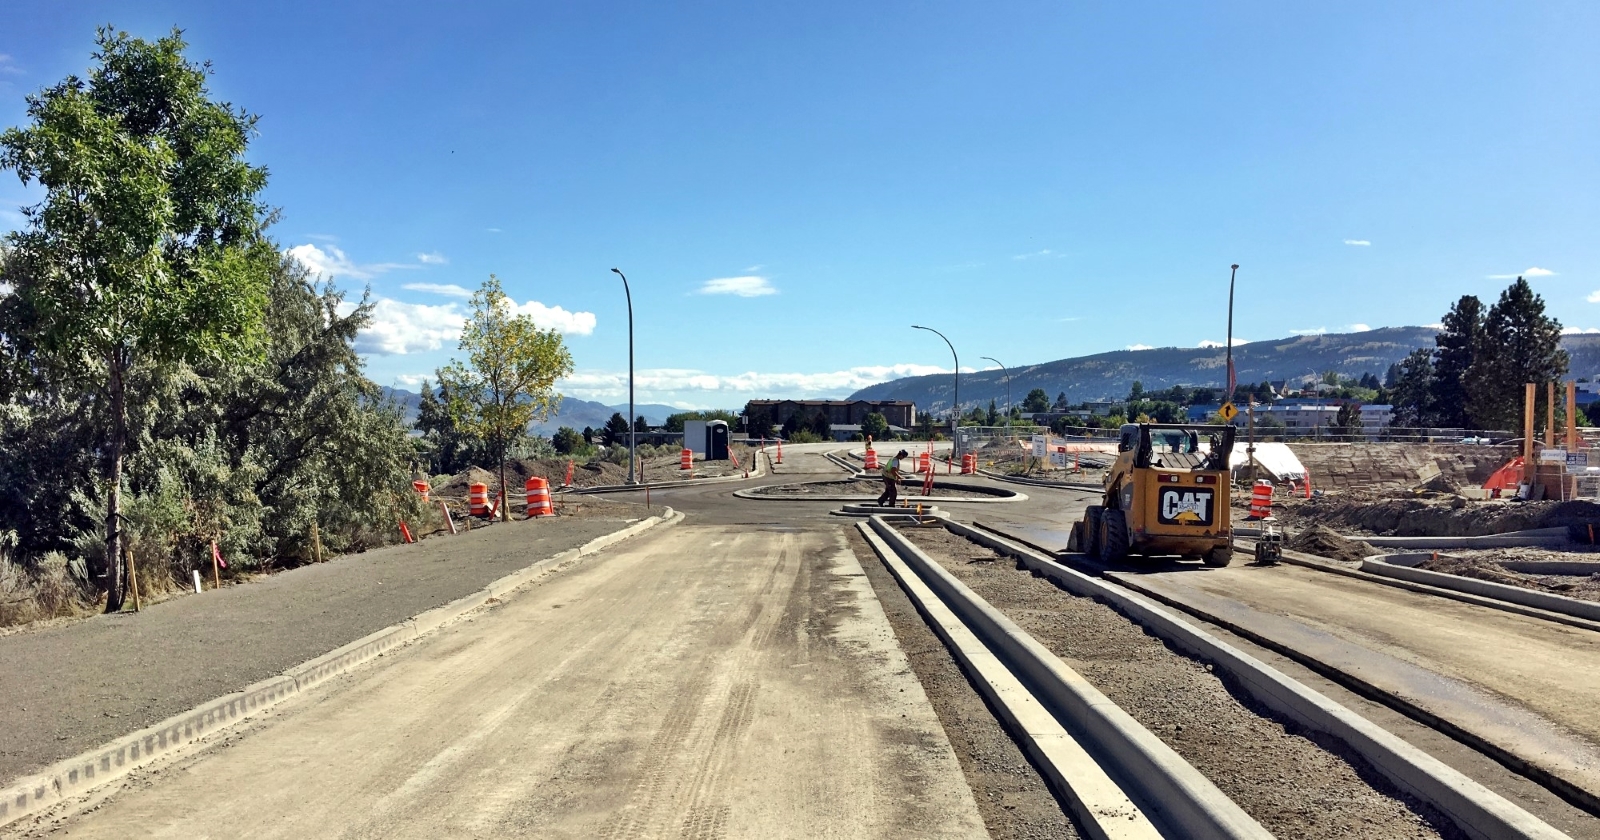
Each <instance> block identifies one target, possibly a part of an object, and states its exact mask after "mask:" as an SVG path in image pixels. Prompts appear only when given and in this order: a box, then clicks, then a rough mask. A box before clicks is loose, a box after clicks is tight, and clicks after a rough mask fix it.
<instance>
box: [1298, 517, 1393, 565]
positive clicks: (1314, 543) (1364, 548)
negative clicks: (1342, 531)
mask: <svg viewBox="0 0 1600 840" xmlns="http://www.w3.org/2000/svg"><path fill="white" fill-rule="evenodd" d="M1287 545H1288V547H1289V548H1291V549H1293V550H1295V551H1303V552H1305V553H1307V554H1315V555H1317V556H1318V557H1331V558H1333V559H1334V560H1346V561H1350V562H1355V561H1358V560H1361V559H1362V558H1365V557H1371V556H1372V555H1374V554H1377V553H1378V550H1377V549H1376V548H1373V547H1372V546H1370V545H1367V544H1366V543H1364V542H1361V541H1360V540H1352V539H1350V538H1349V537H1343V536H1340V535H1339V534H1337V533H1335V532H1334V530H1333V529H1332V528H1329V527H1327V526H1326V525H1312V526H1311V527H1310V528H1306V529H1304V530H1302V531H1300V532H1299V533H1297V534H1295V535H1294V536H1293V537H1291V538H1290V539H1289V542H1288V543H1287Z"/></svg>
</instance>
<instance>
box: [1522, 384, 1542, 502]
mask: <svg viewBox="0 0 1600 840" xmlns="http://www.w3.org/2000/svg"><path fill="white" fill-rule="evenodd" d="M1538 387H1539V386H1537V385H1535V384H1533V383H1532V382H1529V383H1528V384H1527V385H1526V386H1524V389H1525V390H1524V392H1523V396H1522V481H1523V483H1525V484H1527V485H1528V487H1529V490H1528V493H1529V495H1530V496H1531V495H1532V493H1533V490H1532V488H1533V477H1534V471H1535V470H1536V469H1537V468H1538V466H1539V462H1537V461H1535V460H1533V409H1534V404H1535V403H1536V402H1537V401H1538V390H1537V389H1538Z"/></svg>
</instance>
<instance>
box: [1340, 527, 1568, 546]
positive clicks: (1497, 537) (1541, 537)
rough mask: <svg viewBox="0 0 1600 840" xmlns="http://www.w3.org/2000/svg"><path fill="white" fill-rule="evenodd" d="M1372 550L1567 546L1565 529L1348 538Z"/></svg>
mask: <svg viewBox="0 0 1600 840" xmlns="http://www.w3.org/2000/svg"><path fill="white" fill-rule="evenodd" d="M1350 539H1353V540H1360V541H1362V542H1364V543H1366V544H1367V545H1370V546H1372V547H1373V548H1517V547H1520V546H1564V545H1571V544H1572V538H1571V536H1570V535H1569V534H1568V533H1567V529H1566V528H1535V529H1532V530H1529V531H1512V532H1510V533H1506V534H1485V535H1483V536H1478V537H1350Z"/></svg>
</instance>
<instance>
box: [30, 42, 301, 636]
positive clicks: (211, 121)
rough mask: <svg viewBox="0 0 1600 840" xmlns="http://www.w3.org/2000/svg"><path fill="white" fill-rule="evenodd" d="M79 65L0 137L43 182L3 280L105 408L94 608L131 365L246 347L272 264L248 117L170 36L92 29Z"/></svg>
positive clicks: (115, 571)
mask: <svg viewBox="0 0 1600 840" xmlns="http://www.w3.org/2000/svg"><path fill="white" fill-rule="evenodd" d="M96 42H97V44H98V50H97V51H96V52H95V53H94V62H95V65H94V66H93V67H92V68H91V69H90V71H89V76H88V78H87V79H80V78H78V77H76V76H70V77H68V78H66V79H65V80H63V81H61V82H60V83H58V84H56V85H55V86H53V87H49V88H46V89H45V90H43V91H40V92H39V93H37V94H34V95H32V96H29V97H28V100H27V101H28V116H29V118H30V120H31V124H29V125H28V126H26V127H23V128H12V129H9V130H7V131H6V132H5V133H4V134H3V135H0V167H3V168H6V169H11V170H14V171H15V172H16V173H17V175H18V176H19V177H20V178H21V179H22V181H23V182H24V183H37V184H39V185H40V186H41V187H43V189H44V198H43V200H42V201H41V202H40V203H39V204H37V205H34V206H33V207H30V208H28V209H27V210H26V211H25V213H26V217H27V227H26V229H25V230H24V231H22V232H20V233H16V234H12V235H11V237H10V239H9V242H8V245H9V248H10V250H11V254H10V258H9V259H8V271H7V275H8V276H7V280H8V282H9V283H11V284H12V285H13V286H14V289H15V294H14V296H15V297H16V298H17V299H18V300H17V305H19V306H23V307H26V308H27V309H28V310H30V314H31V316H32V317H31V319H30V322H31V323H30V326H31V330H30V331H31V333H32V334H31V335H30V336H28V337H27V338H26V339H25V341H23V342H22V343H24V344H26V346H28V347H29V349H30V350H31V351H32V352H34V353H35V354H36V360H37V363H39V364H44V365H49V366H52V367H54V368H55V369H56V370H57V371H60V372H63V373H71V374H74V375H78V376H81V377H83V378H84V379H85V380H86V384H90V385H92V386H93V388H94V390H95V392H96V393H97V394H98V398H99V401H100V403H101V405H100V407H101V409H102V410H103V411H104V416H105V417H106V421H105V426H106V428H105V430H104V433H103V438H102V441H101V443H102V448H101V452H102V453H103V462H104V468H103V476H104V478H105V481H106V508H105V510H106V525H105V530H106V538H105V552H104V555H103V558H102V560H101V563H102V565H101V566H100V568H98V569H94V570H92V573H93V574H94V576H95V577H96V579H97V580H101V581H104V588H105V591H106V610H107V611H108V612H109V611H114V610H117V609H120V608H121V606H122V574H121V571H122V564H121V562H120V558H121V551H122V533H121V520H122V483H123V461H124V457H125V455H126V450H127V447H128V408H127V405H128V377H129V373H130V372H131V371H132V370H133V369H134V367H135V365H137V364H142V363H150V364H157V365H159V364H163V363H170V362H179V361H199V360H203V359H215V358H224V357H231V358H256V357H259V355H260V352H261V346H262V343H263V335H264V327H263V323H262V313H263V309H264V306H265V302H266V299H267V289H268V285H269V273H270V272H271V271H272V270H273V268H274V267H275V265H276V263H277V255H276V253H275V251H274V249H273V247H272V245H271V244H270V243H269V242H267V241H266V239H265V238H264V236H263V235H262V232H263V229H264V227H265V225H266V223H267V220H268V216H267V213H266V208H265V207H264V206H263V205H262V204H261V203H260V201H259V200H258V198H257V196H258V195H259V194H260V192H261V190H262V188H263V187H264V186H265V185H266V180H267V172H266V170H265V169H263V168H260V167H255V166H251V165H250V164H249V163H247V162H246V161H245V157H244V154H245V149H246V146H247V145H248V142H249V135H250V132H251V131H252V130H253V129H254V126H255V118H254V117H253V116H250V115H248V114H246V113H244V112H243V111H238V110H235V109H234V108H233V107H232V106H230V105H228V104H226V103H220V102H214V101H212V100H211V99H210V98H209V95H208V94H209V92H208V91H207V89H206V77H207V75H208V74H209V72H210V70H209V68H208V67H207V66H204V65H195V64H192V63H190V62H189V61H188V60H187V59H186V58H185V57H184V54H183V52H184V48H185V46H186V45H185V43H184V41H183V38H182V36H181V34H180V33H179V32H177V31H174V32H173V33H172V34H171V35H169V36H167V37H165V38H162V39H160V40H157V41H155V42H149V41H145V40H143V39H139V38H134V37H131V36H129V35H128V34H127V33H123V32H113V31H111V30H109V29H102V30H100V31H99V33H98V35H97V38H96Z"/></svg>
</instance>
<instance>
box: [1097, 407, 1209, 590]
mask: <svg viewBox="0 0 1600 840" xmlns="http://www.w3.org/2000/svg"><path fill="white" fill-rule="evenodd" d="M1234 433H1235V429H1234V428H1233V427H1232V426H1190V425H1168V424H1159V423H1129V424H1127V425H1124V426H1123V427H1122V430H1121V435H1120V437H1119V438H1118V440H1117V460H1116V461H1115V462H1114V463H1113V464H1112V465H1111V469H1110V471H1109V472H1108V473H1107V474H1106V479H1105V485H1106V490H1105V495H1104V496H1102V497H1101V500H1100V504H1097V505H1091V506H1090V507H1089V509H1088V510H1087V511H1085V512H1084V515H1083V521H1081V522H1075V523H1073V525H1072V535H1071V537H1070V538H1069V539H1068V542H1067V550H1068V551H1081V552H1083V553H1084V554H1087V555H1089V556H1091V557H1095V558H1098V559H1100V560H1104V561H1107V562H1117V561H1121V560H1123V559H1124V558H1126V557H1127V556H1128V555H1130V554H1139V555H1143V556H1146V557H1152V556H1157V555H1163V554H1167V555H1171V554H1176V555H1182V556H1184V557H1199V558H1201V559H1203V560H1204V561H1205V563H1206V565H1208V566H1226V565H1228V563H1230V562H1232V560H1233V540H1232V536H1233V535H1232V523H1231V521H1230V517H1229V515H1228V511H1229V508H1228V489H1229V472H1228V455H1229V454H1230V453H1231V452H1232V451H1233V437H1234Z"/></svg>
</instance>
